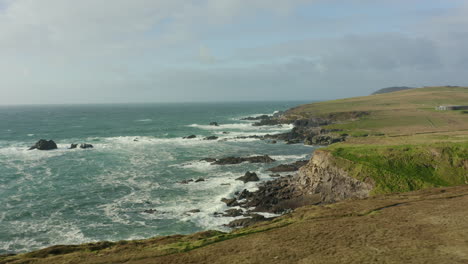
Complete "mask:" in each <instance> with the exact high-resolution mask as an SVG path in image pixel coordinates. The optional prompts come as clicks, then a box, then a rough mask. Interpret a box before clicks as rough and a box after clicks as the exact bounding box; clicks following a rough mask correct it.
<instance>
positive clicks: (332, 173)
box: [237, 150, 374, 213]
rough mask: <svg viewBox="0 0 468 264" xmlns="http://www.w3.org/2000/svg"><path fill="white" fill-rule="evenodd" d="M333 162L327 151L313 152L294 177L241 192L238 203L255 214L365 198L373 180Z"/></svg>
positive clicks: (290, 176)
mask: <svg viewBox="0 0 468 264" xmlns="http://www.w3.org/2000/svg"><path fill="white" fill-rule="evenodd" d="M336 159H337V158H335V157H333V156H332V155H331V154H330V153H328V152H327V151H323V150H316V151H315V154H314V156H313V157H312V159H311V160H310V161H309V162H308V163H307V164H306V165H304V166H302V167H301V168H300V169H299V171H298V173H297V174H295V175H288V176H285V177H281V178H277V179H275V180H272V181H269V182H265V183H264V184H262V185H261V186H259V189H258V190H257V191H255V192H249V191H247V190H244V191H242V192H241V193H240V194H239V195H238V197H237V201H243V202H241V203H240V205H241V206H242V207H245V208H249V207H255V211H260V212H274V213H280V212H284V211H285V210H288V209H295V208H297V207H300V206H304V205H310V204H322V203H333V202H336V201H340V200H343V199H347V198H364V197H368V196H369V192H370V191H371V190H372V188H373V187H374V183H373V181H372V180H371V179H367V180H365V181H359V180H357V179H355V178H353V177H351V176H349V175H348V174H347V172H346V171H345V170H343V169H342V168H341V167H340V166H339V165H338V164H337V162H336V161H337V160H336Z"/></svg>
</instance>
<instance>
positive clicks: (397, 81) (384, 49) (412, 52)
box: [0, 0, 468, 104]
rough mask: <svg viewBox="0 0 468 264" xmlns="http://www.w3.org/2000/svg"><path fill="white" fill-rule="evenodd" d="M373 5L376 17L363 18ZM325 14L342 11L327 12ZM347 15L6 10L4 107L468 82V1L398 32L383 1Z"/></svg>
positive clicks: (108, 6) (281, 8) (234, 7)
mask: <svg viewBox="0 0 468 264" xmlns="http://www.w3.org/2000/svg"><path fill="white" fill-rule="evenodd" d="M370 3H372V5H371V6H372V7H373V8H375V10H374V9H372V10H371V11H375V12H376V14H372V15H362V16H360V17H359V20H357V19H356V14H362V13H363V12H364V11H369V10H364V11H362V10H361V9H360V8H363V6H365V5H364V4H366V5H367V4H370ZM353 4H355V6H356V7H355V8H354V9H353V8H349V7H353ZM327 5H332V6H334V8H332V9H331V11H333V12H334V13H323V14H322V13H321V12H330V8H329V9H327V8H324V6H325V7H327ZM341 5H343V3H342V2H341V1H337V0H333V1H324V0H291V1H276V2H272V1H267V0H252V1H249V2H248V4H246V1H245V0H200V1H183V0H158V1H153V0H134V1H128V0H114V1H111V2H110V1H104V0H81V1H75V0H73V1H72V0H41V1H37V0H0V58H1V61H0V72H2V78H1V79H0V93H1V94H2V97H1V98H0V104H4V103H53V102H85V101H93V102H103V101H106V102H117V101H119V102H122V101H126V100H128V101H148V100H150V101H151V100H155V101H158V100H159V101H164V100H173V101H175V100H178V99H177V98H180V100H225V99H226V98H228V99H230V100H241V99H242V100H247V99H252V98H256V99H265V98H266V99H286V98H287V99H294V98H304V97H309V98H331V97H336V96H352V95H358V94H367V93H369V92H371V91H373V90H375V89H378V88H381V87H384V86H393V85H412V86H418V85H432V84H461V85H463V84H467V82H468V80H467V79H466V77H463V76H465V75H466V74H465V73H464V70H463V69H465V68H466V66H468V55H467V54H466V52H465V47H466V46H467V45H468V33H466V30H465V29H466V28H467V27H468V19H467V18H466V13H467V12H468V5H467V4H466V3H465V4H464V5H463V6H456V8H452V9H447V10H445V12H443V13H442V12H441V13H437V12H436V13H431V14H430V15H427V14H425V15H418V16H417V15H415V14H406V13H405V14H404V15H405V16H407V17H404V16H403V15H402V17H396V16H395V17H392V21H391V23H389V22H388V21H386V18H387V17H382V18H380V17H379V15H380V13H379V12H384V11H385V10H380V9H382V8H379V7H382V6H381V5H382V4H380V3H377V2H375V1H368V0H366V1H361V0H352V1H349V2H347V5H346V7H347V8H348V9H349V10H346V9H345V8H343V9H339V7H340V6H341ZM391 5H392V6H394V8H395V10H401V8H399V7H406V6H407V5H408V2H407V1H395V2H392V4H391ZM428 5H429V4H428ZM415 6H416V7H414V8H417V5H415ZM357 7H359V8H357ZM317 10H318V11H317ZM327 10H328V11H327ZM436 10H438V9H436ZM314 12H315V13H314ZM351 13H352V15H350V14H351ZM317 14H318V15H320V16H318V17H315V16H316V15H317ZM409 16H411V21H412V22H411V23H409V22H408V21H410V20H409V19H408V17H409ZM398 23H401V24H399V26H400V27H399V28H397V29H395V28H394V26H395V25H396V24H398ZM373 24H375V25H376V26H375V27H373V28H378V30H377V31H376V30H371V29H372V28H371V29H369V28H367V27H366V28H365V30H364V28H363V27H364V26H365V25H373ZM200 43H201V44H200ZM215 55H216V56H215ZM324 87H326V89H324ZM344 87H346V89H345V88H344ZM89 95H92V96H91V97H90V96H89Z"/></svg>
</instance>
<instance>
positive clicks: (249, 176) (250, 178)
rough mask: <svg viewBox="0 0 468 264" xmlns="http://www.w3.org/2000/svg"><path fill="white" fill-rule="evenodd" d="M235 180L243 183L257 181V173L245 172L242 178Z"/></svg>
mask: <svg viewBox="0 0 468 264" xmlns="http://www.w3.org/2000/svg"><path fill="white" fill-rule="evenodd" d="M236 180H239V181H243V182H244V183H247V182H252V181H259V180H260V178H258V176H257V173H255V172H250V171H248V172H246V173H245V175H244V176H242V177H239V178H237V179H236Z"/></svg>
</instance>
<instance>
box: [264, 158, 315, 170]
mask: <svg viewBox="0 0 468 264" xmlns="http://www.w3.org/2000/svg"><path fill="white" fill-rule="evenodd" d="M308 162H309V161H308V160H299V161H296V162H293V163H290V164H281V165H278V166H276V167H273V168H269V169H268V170H267V171H271V172H292V171H297V170H299V168H300V167H302V166H304V165H306V164H307V163H308Z"/></svg>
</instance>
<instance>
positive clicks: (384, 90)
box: [372, 86, 413, 95]
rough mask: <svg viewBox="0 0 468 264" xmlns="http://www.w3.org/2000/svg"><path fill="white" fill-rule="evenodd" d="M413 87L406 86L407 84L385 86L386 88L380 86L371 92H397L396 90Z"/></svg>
mask: <svg viewBox="0 0 468 264" xmlns="http://www.w3.org/2000/svg"><path fill="white" fill-rule="evenodd" d="M409 89H413V87H407V86H393V87H387V88H382V89H379V90H377V91H375V92H373V93H372V94H373V95H374V94H384V93H392V92H398V91H403V90H409Z"/></svg>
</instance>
